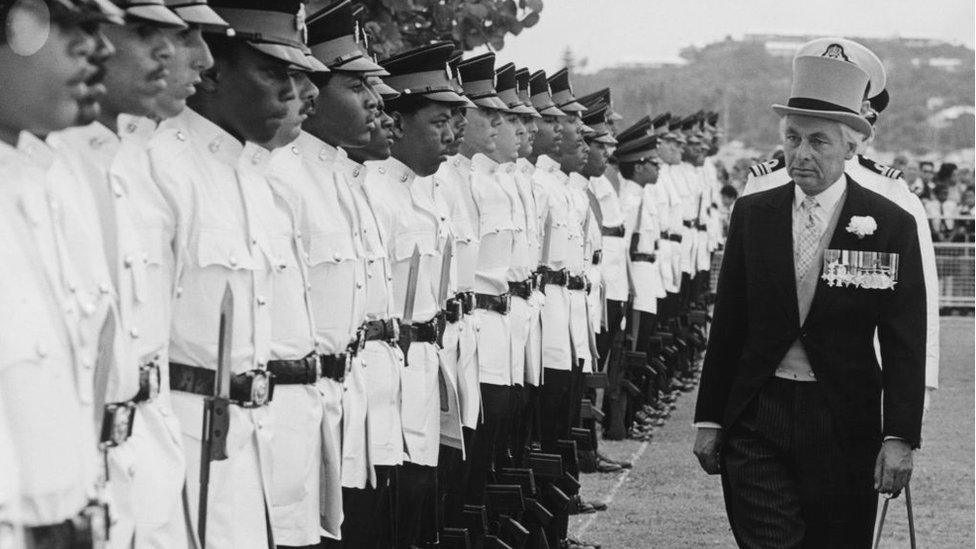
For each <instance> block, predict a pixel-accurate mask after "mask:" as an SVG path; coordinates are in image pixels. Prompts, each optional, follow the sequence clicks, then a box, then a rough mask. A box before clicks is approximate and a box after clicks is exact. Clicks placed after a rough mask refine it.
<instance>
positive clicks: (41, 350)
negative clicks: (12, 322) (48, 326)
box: [34, 343, 47, 358]
mask: <svg viewBox="0 0 976 549" xmlns="http://www.w3.org/2000/svg"><path fill="white" fill-rule="evenodd" d="M34 352H36V353H37V358H47V347H45V346H44V344H43V343H38V344H37V345H36V346H35V347H34Z"/></svg>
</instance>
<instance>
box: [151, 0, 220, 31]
mask: <svg viewBox="0 0 976 549" xmlns="http://www.w3.org/2000/svg"><path fill="white" fill-rule="evenodd" d="M166 7H168V8H169V9H171V10H173V11H174V12H176V15H179V16H180V19H182V20H184V21H186V22H187V23H192V24H194V25H202V26H205V27H213V28H218V29H225V30H226V29H228V28H229V27H230V25H228V24H227V21H224V19H223V18H222V17H220V16H219V15H217V12H215V11H214V10H213V9H212V8H211V7H210V6H208V5H207V0H166Z"/></svg>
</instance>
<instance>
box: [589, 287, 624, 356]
mask: <svg viewBox="0 0 976 549" xmlns="http://www.w3.org/2000/svg"><path fill="white" fill-rule="evenodd" d="M606 307H607V329H606V330H603V331H602V332H600V333H598V334H596V350H597V352H598V353H600V359H601V360H600V362H601V363H602V362H604V361H605V360H606V358H607V357H608V356H610V347H611V346H612V345H613V336H614V335H616V334H617V333H618V332H620V323H621V322H622V321H623V319H624V314H626V312H627V302H626V301H616V300H613V299H608V300H607V305H606Z"/></svg>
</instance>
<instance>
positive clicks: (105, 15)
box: [58, 0, 125, 25]
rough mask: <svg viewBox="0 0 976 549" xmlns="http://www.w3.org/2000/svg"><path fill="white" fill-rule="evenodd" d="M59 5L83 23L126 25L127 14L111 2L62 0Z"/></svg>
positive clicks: (107, 0)
mask: <svg viewBox="0 0 976 549" xmlns="http://www.w3.org/2000/svg"><path fill="white" fill-rule="evenodd" d="M58 5H59V6H61V7H62V8H63V9H65V10H66V11H67V12H68V13H70V14H71V15H72V17H76V18H78V19H79V20H81V21H98V22H101V23H109V24H112V25H124V24H125V12H123V11H122V10H121V9H119V7H118V6H116V5H115V4H113V3H112V2H110V1H109V0H60V1H59V2H58Z"/></svg>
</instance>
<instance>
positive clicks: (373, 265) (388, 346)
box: [335, 77, 443, 547]
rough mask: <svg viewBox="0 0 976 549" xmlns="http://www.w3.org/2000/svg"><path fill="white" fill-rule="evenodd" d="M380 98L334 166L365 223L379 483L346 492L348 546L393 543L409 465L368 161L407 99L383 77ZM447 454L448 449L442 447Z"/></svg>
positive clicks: (368, 371)
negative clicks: (391, 109)
mask: <svg viewBox="0 0 976 549" xmlns="http://www.w3.org/2000/svg"><path fill="white" fill-rule="evenodd" d="M368 82H369V84H370V87H371V88H372V90H373V92H374V93H376V95H377V96H378V97H377V98H378V103H377V109H378V110H377V117H376V118H375V120H374V122H373V129H372V130H371V131H370V141H369V144H368V145H366V146H364V147H357V148H350V149H349V150H348V151H347V153H348V156H346V157H345V158H338V159H337V160H336V162H335V170H336V173H337V177H338V175H339V174H345V181H346V182H347V183H348V186H349V190H350V193H352V197H353V201H354V206H355V211H354V217H355V218H356V219H357V220H358V223H359V227H360V229H359V233H360V236H361V238H362V242H363V263H364V265H365V270H366V304H365V307H364V311H363V312H364V314H365V319H364V323H363V332H362V333H363V339H364V340H365V343H364V344H363V348H362V349H361V350H360V351H359V357H360V360H361V362H362V365H363V373H364V374H365V377H366V389H367V393H366V404H367V407H368V408H367V412H366V421H367V426H366V433H367V436H368V443H369V447H368V452H369V461H370V463H372V465H373V469H374V470H375V475H376V479H375V482H373V485H372V486H370V485H369V484H367V485H366V486H364V487H363V488H362V489H355V488H345V489H343V510H344V520H343V522H342V528H343V530H342V539H343V544H344V545H346V546H349V547H391V546H393V544H394V541H393V532H394V530H395V527H396V525H395V520H394V519H395V513H394V510H395V496H396V492H395V489H396V483H395V481H396V468H397V466H398V465H400V464H401V463H403V455H404V452H403V450H404V446H403V426H402V422H401V417H400V401H401V395H400V375H401V368H402V367H403V362H402V360H401V358H402V354H401V353H400V349H399V347H397V345H396V341H395V338H396V330H395V328H394V326H395V322H396V316H397V314H398V313H397V312H396V310H395V303H394V300H393V286H392V272H393V271H392V270H391V264H390V259H389V256H388V255H387V252H386V247H385V245H384V241H383V238H382V237H381V235H380V230H379V225H378V224H377V221H376V216H375V214H374V213H373V207H372V205H371V203H370V201H369V198H368V197H367V196H366V193H365V191H364V189H363V181H364V180H365V179H366V166H365V165H364V164H365V163H366V162H369V161H373V162H381V161H384V160H386V159H388V158H389V157H390V146H391V145H392V144H393V141H394V136H393V118H392V117H391V116H390V115H389V114H388V113H387V112H386V111H385V103H384V101H385V100H386V99H392V98H395V97H397V96H398V95H400V94H399V93H397V91H396V90H394V89H393V88H391V87H389V86H387V85H386V84H385V83H383V81H382V80H381V79H380V78H378V77H369V80H368ZM442 449H443V446H442Z"/></svg>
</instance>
